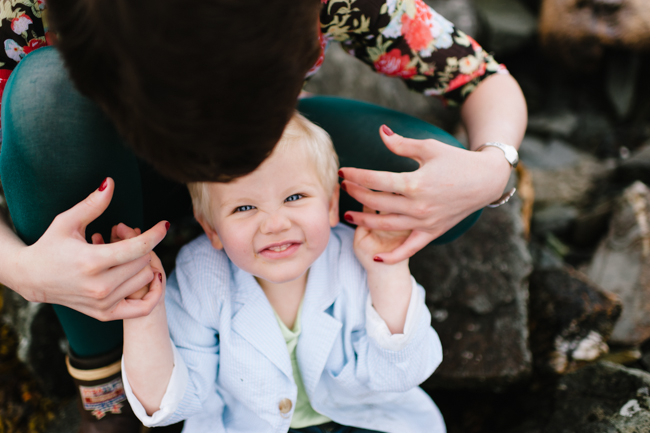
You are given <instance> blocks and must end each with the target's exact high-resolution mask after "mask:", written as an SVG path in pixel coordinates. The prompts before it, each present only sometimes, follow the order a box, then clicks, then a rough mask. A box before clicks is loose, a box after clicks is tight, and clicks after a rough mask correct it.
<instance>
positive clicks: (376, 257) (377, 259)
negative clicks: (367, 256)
mask: <svg viewBox="0 0 650 433" xmlns="http://www.w3.org/2000/svg"><path fill="white" fill-rule="evenodd" d="M373 260H374V261H376V262H383V261H384V259H382V258H381V257H379V256H375V257H374V258H373Z"/></svg>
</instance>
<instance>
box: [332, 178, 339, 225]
mask: <svg viewBox="0 0 650 433" xmlns="http://www.w3.org/2000/svg"><path fill="white" fill-rule="evenodd" d="M340 188H341V187H340V185H339V184H338V183H337V184H336V186H335V187H334V192H333V193H332V198H330V212H329V217H330V227H334V226H336V225H337V224H338V223H339V194H340Z"/></svg>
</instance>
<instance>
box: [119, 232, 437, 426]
mask: <svg viewBox="0 0 650 433" xmlns="http://www.w3.org/2000/svg"><path fill="white" fill-rule="evenodd" d="M353 233H354V232H353V230H351V229H350V228H348V227H345V226H341V225H340V226H337V227H336V228H334V229H332V233H331V236H330V241H329V244H328V247H327V249H326V251H325V252H324V253H323V254H322V255H321V256H320V257H319V258H318V259H317V260H316V262H314V264H313V265H312V267H311V268H310V271H309V277H308V282H307V289H306V292H305V297H304V301H303V309H302V322H301V327H302V333H301V335H300V339H299V342H298V346H297V349H296V355H297V360H298V364H299V366H300V371H301V373H302V376H303V381H304V385H305V389H306V392H307V394H308V396H309V399H310V402H311V405H312V407H313V408H314V409H315V410H316V411H317V412H319V413H322V414H323V415H325V416H327V417H329V418H331V419H332V420H334V421H336V422H338V423H340V424H344V425H351V426H357V427H362V428H366V429H372V430H378V431H382V432H391V433H409V432H411V433H424V432H427V433H438V432H440V433H443V432H444V431H445V427H444V422H443V421H442V416H441V415H440V412H439V411H438V409H437V408H436V406H435V405H434V403H433V402H432V401H431V399H430V398H429V397H428V396H427V395H426V394H425V393H424V391H422V390H421V389H420V388H419V387H418V385H419V384H420V383H422V382H423V381H424V380H425V379H427V378H428V377H429V376H430V375H431V374H432V373H433V371H434V370H435V369H436V367H437V366H438V365H439V364H440V362H441V360H442V349H441V346H440V340H439V339H438V336H437V334H436V332H435V331H434V330H433V328H432V327H431V317H430V314H429V311H428V309H427V308H426V307H425V308H417V312H418V314H417V316H414V317H413V318H412V319H409V320H411V322H412V323H411V324H410V325H408V326H407V329H406V331H405V334H406V338H404V337H405V336H402V335H400V336H392V337H397V338H399V337H402V338H403V341H402V342H400V343H399V346H400V349H399V350H391V349H386V348H385V347H382V345H381V344H380V343H379V342H378V341H377V339H375V338H373V337H371V336H369V332H368V330H367V327H366V323H367V317H366V314H367V311H366V310H367V305H368V293H369V292H368V289H367V285H366V273H365V270H364V269H363V267H362V266H361V265H360V264H359V262H358V261H357V259H356V257H355V255H354V251H353V248H352V239H353ZM414 284H416V283H415V282H414ZM413 294H414V295H416V296H415V297H413V296H412V298H413V299H415V300H416V301H417V302H418V303H420V304H421V305H424V301H423V300H424V289H422V287H421V286H419V285H417V286H414V292H413ZM412 304H413V302H412ZM166 307H167V316H168V320H169V327H170V333H171V337H172V341H173V342H174V344H175V346H176V348H177V349H178V352H177V353H176V359H175V364H176V365H175V367H174V373H173V375H172V379H171V381H170V385H169V387H168V389H167V394H166V395H165V397H164V399H163V404H162V405H161V409H160V410H159V411H158V412H156V413H155V414H153V416H152V417H148V416H146V414H144V412H143V410H142V406H141V405H140V404H139V402H138V401H137V399H136V398H135V397H134V396H133V394H132V392H130V386H129V385H128V379H127V378H126V377H125V387H126V388H127V395H128V396H129V401H130V402H131V403H132V405H133V407H134V410H135V412H136V414H138V416H139V417H140V418H141V420H142V421H143V422H145V424H147V425H167V424H171V423H174V422H177V421H179V420H182V419H187V421H186V423H185V429H184V431H185V432H188V431H189V432H200V433H205V432H229V433H231V432H241V433H244V432H245V433H267V432H268V433H285V432H287V431H288V429H289V423H290V421H291V415H292V414H293V407H294V406H295V400H296V395H297V387H296V385H295V383H294V380H293V375H292V369H291V360H290V358H289V353H288V351H287V347H286V344H285V341H284V338H283V336H282V333H281V331H280V328H279V326H278V324H277V321H276V318H275V316H274V313H273V309H272V307H271V305H270V304H269V302H268V300H267V298H266V296H265V295H264V292H263V291H262V290H261V288H260V286H259V285H258V284H257V282H256V281H255V279H254V277H253V276H251V275H250V274H248V273H246V272H244V271H242V270H241V269H239V268H237V267H236V266H235V265H234V264H233V263H232V262H231V261H230V260H229V259H228V257H227V256H226V255H225V254H224V253H223V252H222V251H218V250H215V249H214V248H213V247H212V246H211V244H210V242H209V240H208V239H207V237H206V236H201V237H199V238H198V239H196V240H194V241H193V242H191V243H190V244H188V245H186V246H185V247H184V248H183V249H182V250H181V252H180V253H179V255H178V259H177V261H176V270H175V271H174V272H173V273H172V275H171V276H170V278H169V280H168V282H167V292H166ZM372 310H373V311H374V309H372ZM412 310H414V309H413V308H412V307H409V315H413V314H414V313H413V312H412ZM375 314H376V313H375ZM382 323H383V322H382ZM407 324H408V320H407ZM409 327H410V328H411V329H408V328H409ZM371 333H372V332H371ZM392 337H391V338H392ZM384 346H385V345H384ZM287 399H288V400H290V401H291V403H292V404H291V410H290V411H289V412H288V413H286V414H283V413H282V412H281V411H280V402H282V401H283V400H284V406H285V407H286V403H287Z"/></svg>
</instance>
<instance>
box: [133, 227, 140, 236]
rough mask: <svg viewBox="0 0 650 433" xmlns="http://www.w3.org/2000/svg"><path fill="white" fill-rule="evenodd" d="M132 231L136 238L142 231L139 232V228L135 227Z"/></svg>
mask: <svg viewBox="0 0 650 433" xmlns="http://www.w3.org/2000/svg"><path fill="white" fill-rule="evenodd" d="M134 230H135V234H136V235H137V236H140V235H141V234H142V230H140V228H139V227H136V228H135V229H134Z"/></svg>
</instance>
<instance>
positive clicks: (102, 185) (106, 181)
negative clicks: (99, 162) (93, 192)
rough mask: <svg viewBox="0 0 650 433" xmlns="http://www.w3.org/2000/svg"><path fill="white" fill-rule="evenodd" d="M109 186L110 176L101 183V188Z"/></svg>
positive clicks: (101, 189)
mask: <svg viewBox="0 0 650 433" xmlns="http://www.w3.org/2000/svg"><path fill="white" fill-rule="evenodd" d="M107 186H108V178H106V179H104V181H103V182H102V184H101V185H99V190H100V191H104V190H105V189H106V187H107Z"/></svg>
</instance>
